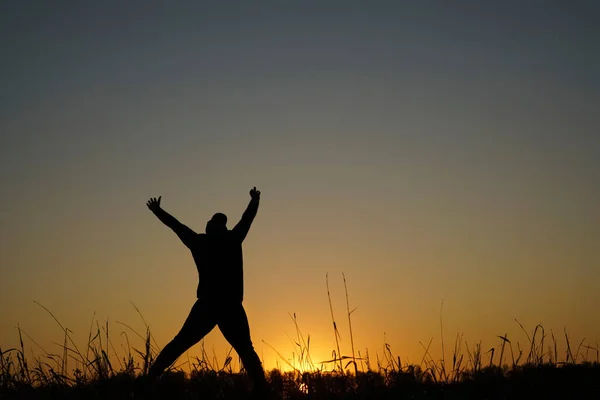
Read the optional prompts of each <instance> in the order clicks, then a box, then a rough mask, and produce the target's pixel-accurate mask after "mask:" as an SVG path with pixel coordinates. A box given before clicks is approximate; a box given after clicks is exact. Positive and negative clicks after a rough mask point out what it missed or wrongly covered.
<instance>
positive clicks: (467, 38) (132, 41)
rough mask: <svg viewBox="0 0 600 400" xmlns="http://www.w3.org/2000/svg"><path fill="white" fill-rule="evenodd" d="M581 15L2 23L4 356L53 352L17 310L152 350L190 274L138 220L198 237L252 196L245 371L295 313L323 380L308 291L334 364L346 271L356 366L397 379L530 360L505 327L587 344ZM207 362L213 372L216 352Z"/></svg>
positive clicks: (46, 336) (594, 223)
mask: <svg viewBox="0 0 600 400" xmlns="http://www.w3.org/2000/svg"><path fill="white" fill-rule="evenodd" d="M599 17H600V5H599V4H598V3H597V2H596V1H593V0H590V1H571V2H566V1H550V0H548V1H537V0H531V1H527V2H522V1H502V2H492V1H487V2H481V1H454V2H444V1H433V0H431V1H429V0H428V1H405V2H396V1H376V2H366V1H365V2H358V1H343V2H342V1H326V2H324V1H285V2H276V1H271V2H263V1H257V2H246V1H230V2H216V1H215V2H208V1H206V2H205V1H181V2H176V3H172V2H166V1H143V2H142V1H128V2H125V3H124V2H117V1H103V2H92V1H81V2H75V1H72V2H67V1H57V2H43V1H28V2H18V1H7V2H2V4H1V5H0V47H1V48H2V53H3V56H2V60H3V61H2V63H0V85H1V86H0V87H1V90H0V156H1V157H0V187H1V193H2V196H1V197H0V347H1V348H3V349H6V348H10V347H12V346H15V345H17V344H18V331H17V328H16V327H17V324H18V325H19V326H20V328H21V329H23V331H24V332H26V333H27V334H28V335H29V336H30V337H31V338H32V339H34V340H35V341H36V342H37V343H39V344H40V346H42V347H43V348H44V349H46V351H49V352H52V351H57V349H60V347H59V346H58V345H57V344H56V343H62V341H63V334H62V331H61V328H60V327H59V326H58V324H57V323H56V322H55V321H54V320H53V318H52V317H51V316H50V315H49V314H48V313H47V312H46V311H45V310H44V309H42V308H41V307H40V306H39V305H37V304H36V303H35V302H39V303H40V304H42V305H43V306H44V307H46V308H48V309H49V310H50V311H51V312H52V313H53V314H54V315H55V316H56V318H58V320H59V321H60V322H61V324H62V325H63V326H65V327H67V328H69V329H70V330H71V331H73V332H74V333H73V338H74V340H75V341H76V342H77V343H79V344H80V346H83V347H85V343H86V341H87V337H88V332H89V330H90V324H91V323H92V321H97V322H98V323H99V324H100V325H103V324H106V322H107V321H108V323H109V326H110V331H111V333H112V335H113V338H114V342H115V344H117V343H122V342H123V338H124V335H122V334H120V333H121V332H122V331H127V328H125V327H124V326H123V325H122V324H120V323H118V322H122V323H126V324H128V325H129V326H131V327H132V328H133V329H135V330H137V331H139V332H142V333H143V332H144V330H145V327H144V321H143V320H142V318H141V317H140V315H138V313H137V312H136V310H135V307H137V308H138V309H139V310H140V312H141V314H142V316H143V319H144V320H145V321H146V322H147V323H148V325H149V326H150V328H151V331H152V334H153V336H154V339H155V340H156V343H157V345H158V346H160V347H162V346H164V345H166V344H167V343H168V341H169V340H171V339H172V338H173V336H174V335H175V334H176V333H177V331H178V329H179V328H180V327H181V324H182V323H183V321H184V320H185V318H186V316H187V314H188V312H189V310H190V308H191V306H192V305H193V303H194V301H195V295H196V293H195V290H196V286H197V282H198V274H197V271H196V268H195V266H194V263H193V260H192V258H191V254H190V253H189V251H188V250H187V249H186V248H185V247H184V245H183V244H182V243H181V242H179V240H178V238H177V236H176V235H175V234H174V233H173V232H172V231H170V230H169V229H168V228H167V227H165V226H164V225H162V224H161V223H160V222H159V221H158V220H157V219H156V218H155V217H154V215H153V214H152V213H151V212H150V211H149V210H148V209H147V208H146V205H145V203H146V201H147V200H148V198H150V197H157V196H162V206H163V208H164V209H165V210H167V211H168V212H170V213H171V214H173V215H174V216H175V217H177V218H178V219H179V220H180V221H181V222H183V223H185V224H186V225H188V226H189V227H191V228H192V229H194V230H196V232H203V231H204V227H205V223H206V221H207V220H208V219H209V218H210V217H211V216H212V214H213V213H215V212H224V213H226V214H227V215H228V217H229V221H230V227H231V226H233V224H235V222H237V219H238V218H239V217H240V216H241V214H242V212H243V211H244V209H245V207H246V205H247V204H248V201H249V200H250V196H249V194H248V191H249V190H250V188H252V187H254V186H256V187H257V188H258V189H259V190H261V192H262V197H261V205H260V209H259V212H258V215H257V217H256V219H255V221H254V224H253V226H252V229H251V231H250V233H249V235H248V237H247V239H246V241H245V242H244V257H245V267H244V268H245V300H244V306H245V308H246V311H247V314H248V318H249V321H250V327H251V331H252V339H253V342H254V344H255V348H256V350H257V352H258V354H259V355H260V356H261V357H262V359H263V362H264V364H265V367H266V368H267V369H270V368H273V367H276V366H280V367H284V368H285V365H284V363H283V362H282V361H281V359H279V358H278V356H277V355H276V353H275V352H274V351H273V350H272V348H275V349H276V350H277V351H278V352H279V353H280V354H281V355H282V356H283V357H285V358H288V359H290V358H292V357H293V354H294V353H295V352H296V351H297V348H296V345H295V344H294V343H293V339H294V338H295V335H296V329H295V326H294V322H293V321H292V319H291V317H290V315H293V314H294V313H295V315H296V317H297V321H298V325H299V327H300V329H301V330H302V333H303V334H304V335H305V336H307V335H310V336H311V355H312V358H313V360H315V361H319V360H321V361H322V360H326V359H330V358H331V354H332V350H333V349H334V348H335V346H336V345H335V338H334V332H333V327H332V322H331V314H330V309H329V303H328V295H327V288H326V275H327V274H328V276H329V288H330V294H331V300H332V306H333V311H334V315H335V319H336V322H337V325H338V328H339V331H340V336H341V342H340V347H341V349H342V353H344V354H345V355H346V354H349V353H350V352H351V348H350V340H349V339H350V337H349V328H348V324H347V316H346V312H347V310H346V299H345V292H344V282H343V280H342V273H344V274H345V277H346V281H347V289H348V297H349V303H350V308H351V309H353V308H356V307H358V308H357V309H356V311H354V312H353V314H352V328H353V339H354V344H355V348H356V350H357V351H358V350H360V351H361V354H362V355H364V354H365V351H367V350H368V352H369V354H370V356H371V361H372V364H375V359H376V357H377V356H379V357H382V351H383V348H384V345H385V343H388V344H389V345H390V347H391V350H392V351H393V353H394V354H395V355H398V356H400V357H401V358H402V360H403V361H407V362H414V363H419V362H420V361H421V359H422V357H423V354H424V350H423V347H422V346H421V344H420V343H423V344H427V343H428V342H429V340H430V339H432V338H433V341H432V345H431V349H430V352H431V354H432V356H433V357H434V358H435V359H439V358H441V342H442V340H441V339H442V338H443V339H444V341H445V343H446V352H447V353H449V350H448V349H449V348H452V347H453V346H452V344H453V343H454V338H455V337H456V335H457V334H464V338H463V341H464V342H466V343H467V344H468V345H469V346H472V345H473V344H474V343H477V342H479V341H483V346H482V348H483V349H484V350H487V349H489V348H492V347H494V346H497V345H499V344H500V343H499V339H498V337H497V336H498V335H504V334H508V338H509V339H512V340H513V341H519V342H520V344H521V347H522V348H523V347H527V346H526V345H524V344H525V343H526V342H527V338H526V336H525V334H524V333H523V331H522V330H521V328H520V327H519V325H518V324H517V322H516V321H515V319H517V320H518V321H519V322H520V323H522V324H523V326H524V327H525V329H526V330H527V331H529V333H530V334H531V331H532V330H533V329H534V327H535V326H536V325H537V324H542V325H543V326H544V328H545V329H546V331H547V332H549V331H550V330H552V332H554V333H555V334H556V336H557V337H561V338H562V337H564V329H565V328H566V329H567V331H568V334H569V336H570V337H571V338H573V341H574V342H576V343H578V342H579V341H580V340H582V339H584V338H585V340H586V343H588V344H589V345H591V346H597V344H596V343H597V342H598V341H600V320H599V319H598V317H597V316H596V317H594V315H597V309H598V308H600V294H599V293H600V290H598V289H599V287H598V285H599V283H600V268H599V267H600V246H598V243H599V242H600V209H599V208H598V204H600V185H599V182H600V136H599V135H598V127H599V126H600V114H599V113H598V108H599V106H600V78H599V71H600V53H599V52H598V51H597V49H598V48H599V47H600V29H598V25H597V21H598V18H599ZM442 304H443V306H442ZM134 305H135V307H134ZM440 318H443V335H442V332H441V329H440ZM94 324H95V322H94ZM131 340H132V342H133V341H135V340H136V339H135V338H134V335H131ZM204 344H205V348H206V349H210V351H214V354H216V356H217V358H218V359H220V360H221V361H223V360H224V358H225V355H226V354H227V351H228V348H229V347H228V345H227V343H226V342H225V340H224V339H223V338H222V336H221V335H220V333H219V331H218V329H215V330H214V331H213V332H211V333H210V334H209V335H208V336H207V337H206V339H205V341H204ZM563 344H564V343H563V341H562V340H561V339H559V346H563ZM135 345H136V346H138V347H141V342H140V341H138V342H135ZM116 347H119V345H117V346H116ZM26 348H31V349H33V350H32V351H33V352H36V351H38V350H37V346H35V345H34V344H33V343H32V342H31V340H29V339H28V338H27V339H26ZM198 354H199V346H195V347H193V348H192V349H191V350H190V352H189V355H191V356H193V355H198ZM446 356H448V354H446Z"/></svg>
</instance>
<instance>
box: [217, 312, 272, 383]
mask: <svg viewBox="0 0 600 400" xmlns="http://www.w3.org/2000/svg"><path fill="white" fill-rule="evenodd" d="M217 324H218V326H219V329H220V330H221V332H222V333H223V336H225V339H227V341H228V342H229V343H230V344H231V346H233V348H234V349H235V351H236V352H237V353H238V355H239V356H240V358H241V359H242V363H243V364H244V368H245V369H246V371H247V372H248V376H249V377H250V379H251V380H252V382H253V385H254V391H255V392H257V393H265V392H266V391H267V380H266V378H265V371H264V370H263V367H262V364H261V362H260V358H259V357H258V354H256V351H255V350H254V346H253V345H252V340H251V339H250V326H249V325H248V317H247V316H246V311H245V310H244V306H242V303H238V304H233V305H230V306H227V307H226V308H224V309H222V310H220V312H219V316H218V319H217Z"/></svg>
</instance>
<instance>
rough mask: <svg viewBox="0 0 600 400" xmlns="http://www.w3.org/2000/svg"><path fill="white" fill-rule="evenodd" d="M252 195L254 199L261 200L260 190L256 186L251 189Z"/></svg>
mask: <svg viewBox="0 0 600 400" xmlns="http://www.w3.org/2000/svg"><path fill="white" fill-rule="evenodd" d="M250 197H252V200H260V190H256V186H254V188H252V189H250Z"/></svg>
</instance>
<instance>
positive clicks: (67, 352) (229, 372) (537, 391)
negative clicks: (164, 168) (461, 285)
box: [0, 292, 600, 400]
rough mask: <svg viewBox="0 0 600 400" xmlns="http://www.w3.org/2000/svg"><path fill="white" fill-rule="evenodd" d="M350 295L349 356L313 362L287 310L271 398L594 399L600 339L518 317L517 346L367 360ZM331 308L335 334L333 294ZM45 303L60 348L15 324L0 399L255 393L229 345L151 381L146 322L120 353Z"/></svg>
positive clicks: (464, 347)
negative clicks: (79, 338) (80, 334)
mask: <svg viewBox="0 0 600 400" xmlns="http://www.w3.org/2000/svg"><path fill="white" fill-rule="evenodd" d="M346 300H347V292H346ZM346 304H347V306H348V307H347V318H348V325H349V328H350V338H351V340H350V342H351V352H350V355H341V354H342V352H341V351H340V346H339V343H338V342H337V341H336V349H335V350H334V351H333V352H332V354H333V355H334V357H333V358H332V359H331V360H328V361H327V362H325V363H323V364H319V365H315V363H314V362H313V361H312V359H311V356H310V337H309V336H307V337H306V338H305V336H304V335H303V333H302V332H301V330H300V327H299V326H298V323H297V320H296V318H295V315H294V316H292V320H293V322H294V323H295V326H296V334H297V338H296V340H295V345H296V346H297V348H296V349H295V351H294V352H295V354H296V355H297V356H296V357H295V358H294V359H293V360H291V361H286V359H285V358H284V357H283V356H281V359H282V361H284V362H285V363H286V364H287V366H288V367H289V370H290V371H289V372H281V371H279V370H271V371H267V378H268V382H269V385H270V389H271V391H272V394H273V398H276V399H392V398H394V399H397V398H404V399H521V398H523V399H547V398H552V399H600V354H599V349H598V344H596V345H595V346H590V345H588V344H586V343H585V341H584V340H582V341H581V342H580V343H577V344H576V345H573V346H572V343H571V340H570V338H569V336H568V334H567V333H566V331H565V333H564V339H560V340H564V344H565V348H566V351H565V352H564V354H559V352H558V346H557V341H558V339H557V338H556V337H555V335H554V334H553V333H552V332H550V333H549V334H548V333H547V332H546V331H545V330H544V328H543V327H542V326H540V325H538V326H536V327H535V328H534V329H533V331H531V332H528V331H527V330H526V329H525V328H524V327H523V326H522V325H521V324H520V323H519V322H518V321H516V322H517V323H518V324H519V326H520V327H521V329H522V331H523V332H524V334H525V336H526V338H527V343H525V345H524V347H523V348H521V345H520V344H519V343H518V342H514V343H513V342H512V341H511V340H509V338H508V337H507V336H506V335H503V336H498V343H496V344H495V346H494V347H492V348H491V349H490V350H488V351H485V350H484V348H483V347H482V343H481V342H480V343H477V344H475V345H474V346H472V347H469V346H468V344H467V343H466V342H464V341H463V338H462V336H460V335H457V337H456V339H455V342H454V344H453V351H452V359H451V360H450V359H444V358H443V357H442V359H440V360H435V359H434V358H433V357H432V356H431V354H430V351H429V349H430V347H431V343H432V342H431V341H430V342H429V343H428V344H427V345H424V344H421V345H422V346H423V358H422V360H421V362H420V363H419V364H418V365H415V364H408V363H403V362H402V360H401V357H400V356H398V355H394V354H392V351H391V349H390V346H389V345H387V344H386V345H385V346H384V347H385V349H386V353H385V354H383V356H382V357H377V359H376V360H372V359H371V357H369V354H365V355H362V354H360V352H358V354H355V351H354V344H353V340H352V321H351V315H352V311H351V310H350V307H349V305H348V301H347V302H346ZM40 306H41V307H43V306H42V305H40ZM136 310H137V309H136ZM330 310H331V316H332V322H333V329H334V330H335V331H336V332H335V333H336V337H337V324H336V320H335V317H334V314H333V308H331V300H330ZM46 311H48V313H49V314H50V315H51V316H52V317H53V318H54V319H55V320H56V322H57V324H58V325H59V326H60V327H61V328H62V330H63V332H64V337H63V340H62V344H61V345H60V346H59V348H60V349H61V351H60V354H57V353H50V352H47V351H46V350H44V349H43V348H42V347H41V346H39V345H37V343H36V342H35V340H34V339H33V338H31V337H29V336H28V335H27V334H26V333H25V332H24V331H23V330H22V329H21V328H18V335H19V340H20V346H19V347H18V348H10V349H4V348H2V347H0V399H2V400H4V399H58V398H59V399H245V398H251V390H250V389H251V385H250V383H249V380H248V378H247V376H246V374H245V373H244V371H243V369H242V370H241V371H239V370H234V368H233V366H232V365H233V362H232V361H233V358H232V357H234V356H235V354H234V353H232V351H230V353H229V355H228V356H227V357H226V359H225V361H224V362H223V363H222V364H221V365H217V362H216V360H214V358H213V359H212V360H211V358H210V357H209V356H208V355H207V353H206V351H205V350H204V347H203V346H201V348H202V351H201V356H200V357H194V358H193V359H191V360H188V361H185V362H184V364H187V367H188V370H189V371H190V372H189V373H186V372H184V371H183V370H182V368H181V365H179V366H175V367H172V369H171V370H169V371H167V372H166V373H165V375H163V377H162V378H161V379H160V380H159V381H158V382H149V381H147V380H146V373H147V371H148V368H149V366H150V365H151V364H152V361H153V359H154V357H155V356H156V355H157V354H158V351H159V348H158V346H157V345H156V344H155V343H154V340H153V338H152V335H151V332H150V329H149V327H148V325H147V324H146V332H145V333H143V334H140V333H138V332H136V331H135V330H134V329H132V328H131V327H129V326H128V325H125V324H121V325H123V326H124V327H125V328H126V329H127V331H123V332H122V333H121V335H123V336H124V337H125V340H126V342H127V345H126V346H123V352H124V354H123V352H121V355H118V352H117V351H116V349H115V346H114V345H113V343H112V340H111V336H110V335H109V325H108V323H106V324H104V326H100V325H99V324H98V322H96V324H95V327H94V329H91V330H90V332H89V336H88V340H87V345H86V347H85V348H84V349H79V348H78V347H77V345H76V344H75V342H74V341H73V340H72V338H71V332H70V331H69V330H68V329H66V328H64V327H63V326H62V324H61V323H60V322H59V321H58V319H56V318H55V317H54V315H53V314H52V313H51V312H50V311H49V310H47V309H46ZM138 312H139V311H138ZM140 316H141V314H140ZM142 319H143V317H142ZM144 323H145V321H144ZM440 327H441V328H442V324H441V321H440ZM127 332H129V334H128V333H127ZM128 335H135V337H136V342H137V343H143V345H142V346H143V347H141V348H136V347H134V346H131V345H130V341H129V336H128ZM442 337H443V334H442ZM305 339H306V340H305ZM25 341H28V345H29V343H31V344H33V345H35V346H37V347H38V350H39V354H41V355H40V356H35V357H31V358H27V357H26V352H25V343H24V342H25ZM443 346H444V344H443V340H442V348H443ZM274 350H275V351H277V350H276V349H274ZM442 354H444V352H443V351H442ZM340 355H341V356H340ZM182 358H184V357H182Z"/></svg>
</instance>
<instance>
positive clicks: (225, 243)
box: [146, 187, 266, 392]
mask: <svg viewBox="0 0 600 400" xmlns="http://www.w3.org/2000/svg"><path fill="white" fill-rule="evenodd" d="M161 197H162V196H161ZM161 197H159V198H158V199H157V198H151V199H150V200H148V202H147V203H146V205H147V206H148V208H149V209H150V210H151V211H152V212H153V213H154V215H156V216H157V217H158V219H159V220H160V221H161V222H162V223H164V224H165V225H167V226H168V227H169V228H171V229H172V230H173V231H174V232H175V233H176V234H177V236H179V239H181V241H182V242H183V243H184V244H185V245H186V246H187V247H188V248H189V249H190V251H191V252H192V256H193V258H194V261H195V263H196V267H197V269H198V274H199V275H200V281H199V284H198V290H197V292H196V295H197V298H198V299H197V300H196V302H195V304H194V306H193V307H192V310H191V311H190V314H189V316H188V317H187V319H186V320H185V322H184V324H183V327H182V328H181V330H180V331H179V333H178V334H177V335H176V336H175V338H174V339H173V340H172V341H171V342H170V343H169V344H167V345H166V346H165V348H164V349H163V350H162V351H161V352H160V354H159V355H158V357H157V358H156V360H155V362H154V364H153V365H152V367H151V368H150V371H149V375H150V376H151V377H152V378H157V377H159V376H160V375H161V374H162V373H163V371H164V370H165V368H167V367H168V366H170V365H171V364H172V363H173V362H174V361H175V360H176V359H177V358H178V357H179V356H180V355H181V354H183V353H184V352H185V351H186V350H187V349H189V348H190V347H192V346H193V345H194V344H196V343H198V342H199V341H200V340H201V339H202V338H203V337H204V336H205V335H207V334H208V333H209V332H210V331H211V330H212V329H213V328H214V327H215V326H218V327H219V329H220V330H221V332H222V333H223V336H225V339H227V341H228V342H229V343H230V344H231V346H233V348H234V349H235V351H236V352H237V353H238V355H239V356H240V358H241V359H242V363H243V365H244V368H245V369H246V371H247V372H248V376H249V377H250V379H251V380H252V381H253V385H254V390H255V391H256V392H262V391H264V390H266V379H265V373H264V370H263V368H262V365H261V362H260V358H259V357H258V355H257V354H256V351H255V350H254V346H253V345H252V341H251V339H250V327H249V325H248V318H247V317H246V311H245V310H244V306H243V305H242V301H243V296H244V276H243V257H242V242H243V241H244V239H245V238H246V235H247V234H248V231H249V230H250V226H251V225H252V221H253V220H254V217H255V216H256V212H257V211H258V204H259V201H260V191H258V190H256V187H254V188H253V189H252V190H250V197H251V200H250V204H248V207H247V208H246V211H244V214H243V215H242V219H241V220H240V222H238V224H237V225H236V226H235V227H234V228H233V229H231V230H229V229H227V216H226V215H225V214H222V213H216V214H215V215H213V217H212V218H211V219H210V221H208V223H207V224H206V233H200V234H198V233H196V232H194V231H193V230H191V229H190V228H188V227H187V226H185V225H183V224H182V223H181V222H179V221H178V220H177V219H176V218H175V217H173V216H172V215H170V214H169V213H167V212H166V211H165V210H163V209H162V208H161V206H160V200H161Z"/></svg>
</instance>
